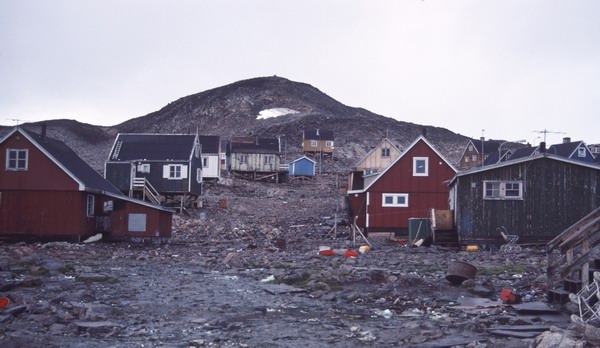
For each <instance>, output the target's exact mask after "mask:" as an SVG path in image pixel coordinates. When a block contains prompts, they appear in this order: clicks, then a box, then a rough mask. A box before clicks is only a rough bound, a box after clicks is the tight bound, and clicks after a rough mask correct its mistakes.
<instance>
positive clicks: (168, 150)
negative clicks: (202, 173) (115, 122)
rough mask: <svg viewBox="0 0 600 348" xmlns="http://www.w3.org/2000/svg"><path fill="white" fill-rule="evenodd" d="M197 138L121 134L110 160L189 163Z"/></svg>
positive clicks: (193, 136) (179, 135)
mask: <svg viewBox="0 0 600 348" xmlns="http://www.w3.org/2000/svg"><path fill="white" fill-rule="evenodd" d="M195 138H196V136H195V135H190V134H127V133H125V134H119V135H117V139H116V140H115V144H114V146H113V149H112V150H111V152H110V155H109V157H108V160H109V161H132V160H148V161H152V160H157V161H160V160H175V161H187V160H189V159H190V156H191V154H192V151H193V150H194V139H195ZM119 143H120V145H119ZM215 152H216V151H215Z"/></svg>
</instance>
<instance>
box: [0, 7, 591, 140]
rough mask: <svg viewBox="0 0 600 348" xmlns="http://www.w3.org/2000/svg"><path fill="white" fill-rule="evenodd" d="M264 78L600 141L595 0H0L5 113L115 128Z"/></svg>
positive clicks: (0, 88)
mask: <svg viewBox="0 0 600 348" xmlns="http://www.w3.org/2000/svg"><path fill="white" fill-rule="evenodd" d="M271 75H278V76H281V77H285V78H288V79H290V80H293V81H299V82H305V83H309V84H311V85H313V86H314V87H316V88H318V89H320V90H321V91H323V92H324V93H326V94H328V95H329V96H331V97H333V98H335V99H337V100H338V101H340V102H342V103H344V104H346V105H349V106H356V107H363V108H366V109H368V110H370V111H372V112H375V113H378V114H381V115H384V116H388V117H393V118H396V119H398V120H402V121H407V122H413V123H417V124H423V125H433V126H439V127H444V128H448V129H450V130H452V131H454V132H457V133H460V134H463V135H467V136H471V137H475V138H478V137H480V136H481V135H482V130H485V131H484V132H483V134H484V135H485V137H486V138H492V139H505V140H518V139H526V140H528V141H529V142H531V143H534V142H535V143H539V141H540V139H536V137H537V136H539V135H540V134H538V133H535V132H534V131H541V130H544V129H547V130H550V131H554V132H564V134H555V133H549V134H548V135H547V141H548V142H549V143H555V142H560V141H561V139H562V138H563V137H567V136H568V137H571V138H572V139H573V140H584V141H586V142H587V143H600V134H599V130H600V127H599V124H600V117H599V116H600V1H596V0H588V1H578V0H564V1H551V0H540V1H533V0H530V1H521V0H519V1H508V0H502V1H493V0H486V1H467V0H461V1H453V0H425V1H420V0H406V1H400V0H390V1H382V0H378V1H373V0H364V1H361V0H356V1H352V0H339V1H331V0H314V1H313V0H298V1H286V0H262V1H261V0H212V1H201V0H189V1H182V0H177V1H152V0H139V1H131V0H37V1H34V0H0V124H2V125H15V124H16V121H13V120H12V119H20V120H22V121H20V122H21V123H22V122H26V121H40V120H48V119H55V118H69V119H76V120H78V121H81V122H86V123H91V124H96V125H115V124H118V123H121V122H123V121H126V120H128V119H130V118H133V117H138V116H143V115H146V114H148V113H150V112H153V111H156V110H158V109H160V108H161V107H163V106H165V105H166V104H168V103H169V102H171V101H174V100H176V99H178V98H180V97H183V96H186V95H190V94H194V93H198V92H202V91H205V90H207V89H212V88H216V87H220V86H223V85H226V84H229V83H233V82H236V81H239V80H243V79H248V78H253V77H259V76H271ZM282 107H285V105H282Z"/></svg>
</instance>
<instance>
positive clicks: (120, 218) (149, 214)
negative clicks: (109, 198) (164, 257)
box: [109, 201, 172, 239]
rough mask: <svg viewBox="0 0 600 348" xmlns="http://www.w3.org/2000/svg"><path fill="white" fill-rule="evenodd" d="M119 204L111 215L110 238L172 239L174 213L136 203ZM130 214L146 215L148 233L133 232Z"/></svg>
mask: <svg viewBox="0 0 600 348" xmlns="http://www.w3.org/2000/svg"><path fill="white" fill-rule="evenodd" d="M123 203H124V204H117V205H116V207H115V210H114V211H113V212H112V213H111V217H112V229H111V233H110V235H109V238H114V239H122V238H151V237H162V238H170V237H171V232H172V224H171V219H172V213H170V212H168V211H162V210H157V209H154V208H151V207H147V206H144V205H141V204H136V203H134V202H127V201H124V202H123ZM129 214H146V231H144V232H131V231H129V230H128V228H129V220H128V219H129Z"/></svg>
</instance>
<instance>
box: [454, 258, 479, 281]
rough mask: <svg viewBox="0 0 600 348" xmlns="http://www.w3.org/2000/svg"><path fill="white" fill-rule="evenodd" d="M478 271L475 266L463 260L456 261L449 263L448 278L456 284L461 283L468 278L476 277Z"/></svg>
mask: <svg viewBox="0 0 600 348" xmlns="http://www.w3.org/2000/svg"><path fill="white" fill-rule="evenodd" d="M476 273H477V268H476V267H475V266H473V265H471V264H469V263H466V262H462V261H454V262H452V263H450V264H449V265H448V272H447V274H446V279H447V280H448V281H449V282H450V283H452V284H454V285H460V284H462V282H464V281H465V280H467V279H474V278H475V274H476Z"/></svg>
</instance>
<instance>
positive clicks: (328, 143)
mask: <svg viewBox="0 0 600 348" xmlns="http://www.w3.org/2000/svg"><path fill="white" fill-rule="evenodd" d="M325 147H333V141H331V140H327V141H326V142H325Z"/></svg>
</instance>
